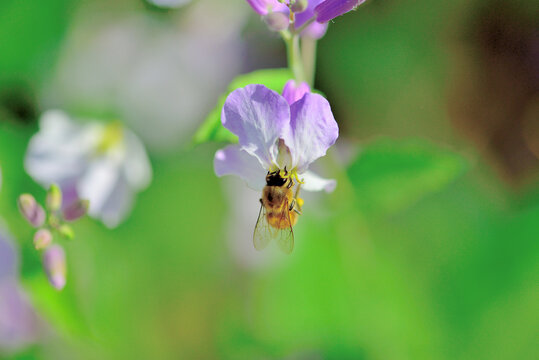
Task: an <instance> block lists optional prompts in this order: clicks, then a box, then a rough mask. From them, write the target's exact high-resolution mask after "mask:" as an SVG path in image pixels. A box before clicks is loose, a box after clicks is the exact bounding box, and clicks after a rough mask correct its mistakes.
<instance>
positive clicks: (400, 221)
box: [0, 0, 539, 359]
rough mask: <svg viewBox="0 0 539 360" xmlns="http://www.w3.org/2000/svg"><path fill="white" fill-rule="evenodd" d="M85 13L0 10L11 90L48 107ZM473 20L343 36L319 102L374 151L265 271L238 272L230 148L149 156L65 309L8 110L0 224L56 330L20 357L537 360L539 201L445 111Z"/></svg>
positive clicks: (451, 11) (423, 4)
mask: <svg viewBox="0 0 539 360" xmlns="http://www.w3.org/2000/svg"><path fill="white" fill-rule="evenodd" d="M82 2H83V1H78V2H77V1H69V0H54V1H46V2H44V1H39V0H26V1H24V2H21V1H18V0H3V1H2V2H0V86H1V90H5V89H8V91H9V89H11V87H12V86H14V84H15V85H17V89H18V91H21V89H22V91H23V92H25V93H27V94H29V98H30V99H32V94H34V93H35V91H34V90H35V89H37V88H39V86H40V85H41V84H42V81H43V79H45V78H46V77H47V75H48V71H49V70H48V69H49V68H50V66H51V65H52V64H54V62H55V57H56V55H57V51H58V49H59V46H60V45H61V43H62V41H63V38H64V36H65V33H66V31H67V26H68V23H69V19H70V16H71V14H72V12H73V10H75V9H76V7H77V5H79V3H82ZM122 3H123V4H125V3H129V2H128V1H123V2H122ZM469 3H470V2H468V1H442V0H439V1H433V0H417V1H412V0H408V1H404V0H403V1H398V0H393V1H383V0H380V1H377V0H371V1H370V2H368V3H367V4H366V6H364V7H362V8H360V9H359V10H358V11H357V12H355V13H352V14H348V15H347V16H345V17H343V18H341V19H338V21H336V22H335V23H334V24H331V26H330V31H329V33H328V35H327V36H326V37H325V38H324V39H323V40H322V41H321V42H320V43H319V47H318V49H319V56H318V66H319V68H318V75H317V85H318V88H320V90H321V91H322V92H323V93H324V94H326V95H327V96H328V98H329V99H330V101H331V103H332V106H333V108H334V112H335V115H336V118H337V120H338V121H339V123H340V125H341V144H342V145H346V146H347V147H350V148H352V149H360V150H361V151H360V152H359V155H358V156H357V157H352V160H351V162H350V164H346V165H342V163H343V159H344V158H345V157H346V156H345V153H346V151H340V152H339V151H335V150H333V151H332V152H330V154H329V156H328V158H326V159H324V160H323V161H322V164H321V166H322V167H323V168H324V170H326V173H328V174H330V175H332V176H333V177H335V178H337V179H338V181H339V186H338V187H337V190H336V191H335V192H334V193H333V194H330V195H324V196H322V197H321V200H319V201H316V202H314V201H313V205H312V207H309V204H308V203H307V204H306V206H305V208H304V216H302V218H301V219H300V222H299V224H298V225H297V227H296V248H295V250H294V252H293V253H292V254H291V255H290V256H285V255H277V260H275V256H274V255H270V253H271V252H268V257H271V259H273V260H270V265H266V266H261V267H245V266H241V264H239V263H238V261H237V258H236V257H235V256H234V255H233V253H232V251H231V249H230V247H229V246H228V243H229V241H228V240H227V239H226V237H227V231H226V229H227V228H228V227H229V226H231V224H228V223H227V222H228V221H229V219H230V216H228V214H229V212H231V211H232V208H233V206H232V204H231V203H230V199H231V198H232V197H231V196H227V194H225V192H226V191H228V190H227V189H228V188H227V187H225V186H223V180H221V179H218V178H216V177H215V176H214V174H213V169H212V159H213V154H214V153H215V151H216V150H217V149H218V148H220V147H222V146H223V143H214V142H207V143H203V144H199V145H197V146H193V147H189V146H178V147H177V150H175V151H172V152H169V153H166V154H150V156H151V160H152V165H153V169H154V180H153V182H152V184H151V186H150V188H149V189H148V190H146V191H144V192H143V193H141V194H139V196H138V197H137V201H136V207H135V209H134V211H133V213H132V215H131V216H130V217H129V219H128V220H127V221H125V222H124V223H123V224H122V225H121V226H119V227H118V228H117V229H114V230H108V229H107V228H105V227H104V226H103V225H102V224H101V223H99V222H96V221H94V220H92V219H90V218H85V219H83V220H82V221H80V222H79V223H77V224H75V225H74V228H75V230H76V234H77V236H76V239H75V240H73V241H72V242H69V243H67V244H65V247H66V250H67V254H68V262H69V275H68V285H67V287H66V288H65V289H64V291H62V292H56V291H54V290H53V289H52V288H51V287H50V286H49V285H48V283H47V281H46V278H45V276H44V275H43V273H42V269H41V264H40V260H39V256H38V254H37V253H36V252H35V251H34V250H33V249H32V246H31V237H32V229H31V228H30V227H29V226H28V225H27V224H26V223H25V222H24V221H23V220H22V218H21V217H20V215H19V214H18V212H17V209H16V206H15V204H16V198H17V196H18V195H19V194H20V193H22V192H30V193H33V194H34V195H35V196H36V197H37V198H38V199H40V200H43V199H44V194H45V193H44V190H43V189H41V188H40V187H39V186H38V185H37V184H35V183H34V182H33V181H32V180H31V179H30V178H29V177H28V175H26V174H25V172H24V169H23V158H24V153H25V149H26V145H27V142H28V140H29V138H30V137H31V136H32V134H34V133H35V132H36V131H37V124H36V122H35V119H33V120H34V121H31V122H30V123H28V124H23V123H21V122H20V121H17V120H16V119H15V118H14V117H13V116H12V115H11V114H10V113H9V112H8V111H4V109H0V166H1V167H2V175H3V181H2V189H1V190H0V215H1V217H2V218H3V219H4V220H5V222H6V223H7V224H8V226H9V229H10V231H11V232H12V234H13V235H14V236H15V237H16V239H17V241H18V243H19V244H20V248H21V258H22V274H21V278H22V279H21V281H22V283H23V284H24V286H25V288H26V289H27V291H28V293H29V294H30V296H31V298H32V302H33V303H34V305H35V307H36V308H37V309H38V311H39V313H40V314H41V316H42V318H43V320H44V322H45V323H47V324H48V325H46V326H45V329H44V331H43V333H44V336H43V338H42V340H41V341H40V342H39V343H37V344H36V345H34V346H31V347H30V348H28V349H23V350H22V351H21V352H19V353H16V354H13V355H12V356H10V357H8V358H14V359H123V358H128V359H215V358H221V359H531V358H533V357H534V355H535V356H537V353H538V352H539V348H538V345H537V333H538V331H539V324H538V319H539V311H538V303H539V288H538V286H537V281H538V279H537V274H538V270H539V261H538V260H539V259H538V254H539V251H538V250H539V249H538V247H539V242H538V240H539V188H538V186H537V183H536V182H535V183H533V182H532V183H531V185H528V186H527V187H525V188H521V189H518V190H517V189H514V188H512V187H510V186H509V185H507V184H505V183H504V182H503V181H502V180H501V179H500V178H499V177H498V173H497V172H496V171H495V170H494V169H493V168H492V167H491V165H490V164H489V163H488V162H487V161H486V160H485V159H484V158H483V157H481V156H480V155H479V154H478V152H477V151H476V150H475V149H474V147H473V145H472V144H471V143H469V142H467V141H466V140H465V139H463V138H460V137H459V136H458V135H457V134H456V133H455V132H454V130H452V127H451V124H450V122H449V115H448V112H447V87H448V83H449V80H450V73H451V72H450V70H449V69H450V65H451V64H450V62H451V56H449V54H450V53H451V51H453V50H452V49H453V48H452V47H451V44H452V41H453V40H454V39H453V36H455V34H458V33H459V30H460V28H459V27H460V26H463V23H465V22H464V21H463V20H462V19H463V18H465V17H466V15H467V14H468V12H469V10H470V8H471V7H472V5H470V4H469ZM472 3H481V1H475V2H472ZM522 3H525V2H522ZM530 3H531V2H530ZM129 6H130V5H129ZM245 6H247V5H245ZM136 9H137V11H140V12H141V13H143V12H155V10H152V8H149V7H144V6H138V7H136ZM116 10H118V9H116ZM158 13H159V12H158ZM164 15H165V16H166V14H164ZM255 21H256V19H255ZM20 84H22V86H21V85H20ZM216 101H217V99H216ZM34 105H35V106H36V108H37V112H40V111H41V109H39V106H38V105H37V104H34ZM210 110H211V109H208V113H209V112H210ZM203 120H204V119H200V123H202V122H203ZM221 139H222V138H221ZM196 141H197V142H200V139H196ZM238 181H239V180H238ZM252 201H253V202H257V201H258V199H257V195H256V194H254V193H253V198H252ZM255 218H256V213H253V214H252V218H248V219H245V220H244V221H245V222H248V223H252V224H253V225H254V222H255ZM232 226H234V224H232ZM238 226H240V225H239V224H238ZM243 246H245V247H250V246H252V244H250V243H248V242H247V243H245V244H243ZM272 261H273V262H274V263H272Z"/></svg>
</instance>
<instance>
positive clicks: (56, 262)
mask: <svg viewBox="0 0 539 360" xmlns="http://www.w3.org/2000/svg"><path fill="white" fill-rule="evenodd" d="M43 267H44V268H45V272H46V273H47V277H48V278H49V282H50V283H51V285H52V286H53V287H54V288H56V289H57V290H62V289H63V288H64V286H65V284H66V272H67V269H66V255H65V251H64V249H63V248H62V247H61V246H60V245H58V244H54V245H51V246H49V247H48V248H47V249H46V250H45V252H44V253H43Z"/></svg>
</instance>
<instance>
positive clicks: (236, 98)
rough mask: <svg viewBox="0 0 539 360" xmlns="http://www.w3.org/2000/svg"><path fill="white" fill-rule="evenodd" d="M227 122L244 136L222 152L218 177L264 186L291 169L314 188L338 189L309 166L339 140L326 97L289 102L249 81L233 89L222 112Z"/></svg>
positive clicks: (217, 158)
mask: <svg viewBox="0 0 539 360" xmlns="http://www.w3.org/2000/svg"><path fill="white" fill-rule="evenodd" d="M221 119H222V123H223V126H224V127H226V128H227V129H228V130H230V131H231V132H233V133H234V134H236V135H237V136H238V139H239V145H229V146H227V147H226V148H224V149H221V150H219V151H217V153H216V154H215V159H214V169H215V173H216V174H217V175H218V176H223V175H236V176H239V177H240V178H242V179H243V180H245V181H246V182H247V184H248V186H249V187H251V188H253V189H256V190H260V189H262V188H263V187H264V185H265V176H266V173H267V172H268V171H275V170H278V169H281V170H283V169H285V167H286V169H287V170H288V172H289V173H292V174H296V175H297V176H298V178H299V179H300V180H303V182H304V184H303V185H302V188H303V189H305V190H309V191H320V190H326V191H332V190H333V189H334V188H335V185H336V182H335V180H328V179H323V178H321V177H319V176H317V175H315V174H313V173H311V172H309V171H307V169H308V167H309V165H310V164H311V163H312V162H313V161H315V160H316V159H318V158H319V157H321V156H324V155H325V154H326V151H327V149H328V148H329V147H330V146H331V145H333V144H334V143H335V140H337V137H338V134H339V128H338V126H337V123H336V122H335V119H334V118H333V114H332V112H331V108H330V105H329V103H328V102H327V100H326V99H324V98H323V97H322V96H320V95H318V94H312V93H305V94H304V95H303V97H302V98H301V99H300V100H298V101H296V102H293V103H292V104H289V102H288V101H287V100H286V99H285V98H284V97H283V96H281V95H279V94H278V93H276V92H274V91H272V90H270V89H268V88H267V87H265V86H264V85H248V86H246V87H244V88H240V89H237V90H235V91H233V92H232V93H231V94H230V95H229V96H228V98H227V100H226V102H225V105H224V107H223V111H222V113H221Z"/></svg>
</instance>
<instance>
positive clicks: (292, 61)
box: [284, 34, 306, 81]
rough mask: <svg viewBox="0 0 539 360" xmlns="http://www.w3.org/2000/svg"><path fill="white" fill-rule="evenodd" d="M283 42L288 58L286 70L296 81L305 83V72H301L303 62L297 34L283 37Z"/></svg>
mask: <svg viewBox="0 0 539 360" xmlns="http://www.w3.org/2000/svg"><path fill="white" fill-rule="evenodd" d="M284 41H285V44H286V53H287V57H288V68H289V69H290V70H291V71H292V73H293V74H294V79H295V80H296V81H305V80H306V78H305V72H304V70H303V61H302V59H301V52H300V48H299V36H298V35H297V34H291V35H290V36H288V37H284Z"/></svg>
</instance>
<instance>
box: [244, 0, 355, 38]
mask: <svg viewBox="0 0 539 360" xmlns="http://www.w3.org/2000/svg"><path fill="white" fill-rule="evenodd" d="M247 2H248V3H249V5H251V7H252V8H253V10H254V11H256V12H257V13H258V14H260V15H262V16H263V17H264V19H265V21H266V22H267V23H268V25H269V26H270V28H271V29H272V30H274V31H280V30H283V29H285V28H286V26H285V25H284V24H283V21H282V20H283V19H287V18H288V17H289V15H290V9H289V7H288V6H287V5H286V4H288V1H285V3H286V4H283V3H280V2H279V1H278V0H247ZM363 2H365V0H308V3H307V7H305V8H303V10H302V11H297V12H296V13H295V23H294V28H296V29H299V28H301V27H302V26H303V25H304V24H305V23H307V22H308V21H310V22H312V23H311V24H309V25H308V26H306V27H305V29H303V31H302V32H301V35H302V36H308V37H312V38H314V39H319V38H321V37H322V36H324V34H325V33H326V30H327V22H328V21H330V20H332V19H334V18H336V17H338V16H341V15H344V14H345V13H347V12H349V11H351V10H353V9H354V8H356V7H357V6H359V5H360V4H362V3H363ZM293 8H294V7H293V6H292V9H293ZM298 8H302V7H298ZM281 14H282V15H283V16H278V15H281ZM277 20H279V21H277ZM276 23H278V24H277V25H276Z"/></svg>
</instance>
